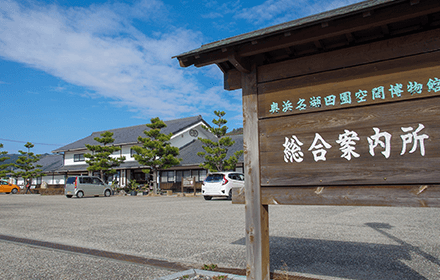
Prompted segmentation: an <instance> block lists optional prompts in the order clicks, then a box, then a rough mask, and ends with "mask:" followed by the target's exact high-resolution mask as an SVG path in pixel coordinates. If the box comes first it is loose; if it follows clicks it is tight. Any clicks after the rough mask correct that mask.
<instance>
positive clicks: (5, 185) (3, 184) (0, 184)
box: [0, 180, 20, 194]
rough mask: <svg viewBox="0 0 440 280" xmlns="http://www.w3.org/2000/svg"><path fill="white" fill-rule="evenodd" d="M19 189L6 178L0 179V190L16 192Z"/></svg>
mask: <svg viewBox="0 0 440 280" xmlns="http://www.w3.org/2000/svg"><path fill="white" fill-rule="evenodd" d="M19 190H20V187H19V186H17V185H15V184H11V183H9V182H8V181H6V180H0V192H4V193H13V194H16V193H18V191H19Z"/></svg>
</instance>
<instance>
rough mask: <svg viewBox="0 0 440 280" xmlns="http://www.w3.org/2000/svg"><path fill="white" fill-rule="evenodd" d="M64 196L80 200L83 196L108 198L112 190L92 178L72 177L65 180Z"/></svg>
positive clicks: (95, 178)
mask: <svg viewBox="0 0 440 280" xmlns="http://www.w3.org/2000/svg"><path fill="white" fill-rule="evenodd" d="M64 194H65V195H66V197H67V198H71V197H72V196H74V195H75V196H76V197H78V198H82V197H84V196H86V195H87V196H89V195H91V196H99V195H103V196H110V195H111V194H112V189H111V187H110V186H108V185H106V184H104V182H103V181H102V180H101V179H100V178H98V177H94V176H73V177H69V178H67V181H66V184H65V185H64Z"/></svg>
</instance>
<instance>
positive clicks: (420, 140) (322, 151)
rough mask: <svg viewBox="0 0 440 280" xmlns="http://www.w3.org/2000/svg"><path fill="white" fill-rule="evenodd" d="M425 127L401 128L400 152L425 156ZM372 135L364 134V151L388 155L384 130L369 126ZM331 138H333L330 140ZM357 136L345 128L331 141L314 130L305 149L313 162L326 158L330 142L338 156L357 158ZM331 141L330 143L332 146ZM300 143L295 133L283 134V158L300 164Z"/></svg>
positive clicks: (389, 137)
mask: <svg viewBox="0 0 440 280" xmlns="http://www.w3.org/2000/svg"><path fill="white" fill-rule="evenodd" d="M424 128H425V126H424V125H423V124H421V123H420V124H418V126H417V127H416V128H415V127H410V126H409V127H401V128H400V129H401V131H402V133H401V134H400V135H399V136H400V139H401V143H402V144H401V147H399V149H400V155H401V156H403V155H405V154H406V153H414V152H416V151H419V152H420V155H421V156H425V142H424V141H425V139H428V138H429V136H428V135H427V134H423V133H422V130H423V129H424ZM372 130H373V131H372V134H371V135H369V136H368V137H367V143H368V151H369V154H370V156H372V157H374V156H376V151H380V153H381V154H382V156H384V157H385V158H389V157H390V155H391V137H392V135H391V134H390V133H388V132H386V131H381V130H380V128H377V127H373V128H372ZM332 140H334V139H332ZM359 141H360V138H359V136H358V134H357V133H356V132H355V131H351V130H347V129H345V130H344V132H343V133H341V134H339V136H338V139H336V140H334V141H333V142H332V141H330V140H329V139H327V140H326V139H324V138H323V137H322V136H321V135H320V134H319V133H315V137H314V139H313V142H312V143H311V145H310V146H309V147H308V149H307V151H309V152H311V153H312V155H313V159H314V160H315V162H317V161H326V160H327V158H326V154H327V152H328V150H330V149H331V148H332V147H333V145H334V146H337V147H338V148H339V150H340V153H341V156H340V157H341V158H345V159H346V160H348V161H350V160H352V159H353V158H359V157H361V155H360V154H359V153H357V152H356V145H357V144H358V143H359ZM332 144H333V145H332ZM303 146H304V143H303V142H301V140H300V139H298V137H297V136H295V135H292V136H291V137H290V138H289V137H285V142H284V144H283V147H284V161H285V162H287V163H289V162H297V163H300V162H302V161H303V160H304V152H303V151H302V147H303Z"/></svg>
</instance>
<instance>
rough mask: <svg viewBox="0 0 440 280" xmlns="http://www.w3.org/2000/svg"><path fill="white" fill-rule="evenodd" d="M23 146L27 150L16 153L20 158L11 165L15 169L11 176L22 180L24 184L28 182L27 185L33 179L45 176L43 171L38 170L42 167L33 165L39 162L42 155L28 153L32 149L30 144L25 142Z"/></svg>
mask: <svg viewBox="0 0 440 280" xmlns="http://www.w3.org/2000/svg"><path fill="white" fill-rule="evenodd" d="M24 146H25V147H26V148H27V149H28V151H27V152H25V151H18V152H19V153H20V156H19V157H18V159H17V160H16V161H15V163H13V164H12V166H14V167H15V168H17V169H16V171H14V172H13V174H14V177H16V178H18V177H21V178H23V179H24V181H25V183H26V181H28V180H29V183H31V182H32V179H33V178H38V177H42V176H46V174H44V173H43V170H42V169H40V167H43V166H42V165H38V164H37V165H35V163H36V162H38V161H39V160H40V158H41V156H42V155H36V154H34V153H33V152H31V151H30V149H32V148H33V147H34V145H33V144H32V143H30V142H27V143H26V144H25V145H24Z"/></svg>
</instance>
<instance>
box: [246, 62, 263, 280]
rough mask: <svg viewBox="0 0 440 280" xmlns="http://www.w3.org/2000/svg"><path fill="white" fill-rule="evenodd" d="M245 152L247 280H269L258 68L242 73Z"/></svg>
mask: <svg viewBox="0 0 440 280" xmlns="http://www.w3.org/2000/svg"><path fill="white" fill-rule="evenodd" d="M242 85H243V90H242V94H243V148H244V168H245V176H246V180H245V189H246V193H247V196H246V198H245V204H246V207H245V213H246V262H247V266H246V276H247V279H248V280H251V279H252V280H261V279H266V280H269V279H270V262H269V260H270V258H269V221H268V219H269V216H268V207H267V205H266V206H263V205H262V204H261V199H260V196H261V194H260V186H261V182H260V171H259V169H260V160H259V152H258V150H259V148H258V142H259V134H258V110H257V106H258V99H257V66H256V65H255V64H253V66H252V71H251V72H250V73H242Z"/></svg>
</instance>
